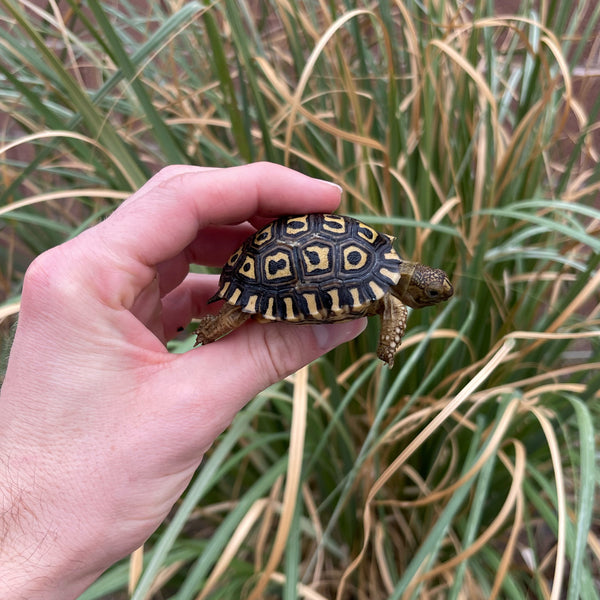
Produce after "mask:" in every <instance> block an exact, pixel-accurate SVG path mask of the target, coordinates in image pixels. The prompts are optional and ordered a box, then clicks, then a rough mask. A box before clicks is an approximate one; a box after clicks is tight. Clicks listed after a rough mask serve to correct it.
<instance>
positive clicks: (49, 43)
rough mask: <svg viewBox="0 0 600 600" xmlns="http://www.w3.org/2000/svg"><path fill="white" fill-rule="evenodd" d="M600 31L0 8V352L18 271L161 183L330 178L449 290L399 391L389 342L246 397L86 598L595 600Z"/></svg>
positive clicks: (396, 19) (354, 349) (399, 371)
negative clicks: (220, 176) (275, 176)
mask: <svg viewBox="0 0 600 600" xmlns="http://www.w3.org/2000/svg"><path fill="white" fill-rule="evenodd" d="M599 14H600V5H598V4H596V3H593V2H585V1H580V2H578V3H566V2H563V3H561V2H556V1H548V2H542V3H539V2H526V1H525V2H522V3H515V2H505V3H500V2H498V3H495V2H490V1H487V2H486V1H481V2H474V3H471V4H464V3H461V2H437V3H436V2H433V3H430V2H427V3H417V2H411V1H406V2H392V1H389V0H384V1H381V2H366V1H364V2H363V1H359V0H355V1H349V0H348V1H339V2H332V1H324V0H323V1H310V0H307V1H299V2H288V1H286V0H269V1H266V2H257V1H243V0H242V1H237V2H234V1H233V0H221V1H219V2H184V1H163V2H153V1H151V0H146V1H142V0H138V1H136V2H128V1H119V2H102V3H101V2H98V1H96V0H87V1H85V2H83V1H75V0H61V1H59V2H57V1H56V0H51V1H47V2H44V1H36V2H29V1H27V0H25V1H23V0H21V1H19V2H17V1H14V0H0V48H1V50H0V78H1V79H0V80H1V83H2V84H1V86H0V177H1V180H0V299H1V300H2V301H3V304H2V305H0V319H2V325H1V326H2V327H3V328H4V334H5V335H4V338H5V340H6V342H5V346H6V347H8V345H9V336H8V334H7V331H8V328H9V326H10V324H11V323H12V322H13V321H14V319H15V316H16V314H17V312H18V303H19V293H20V285H21V282H22V277H23V273H24V271H25V269H26V268H27V265H28V264H29V263H30V261H31V260H32V259H33V258H34V257H35V256H36V255H37V254H39V253H41V252H43V251H44V250H46V249H47V248H50V247H52V246H54V245H56V244H59V243H61V242H62V241H64V240H66V239H68V238H70V237H72V236H74V235H77V233H79V232H80V231H82V230H83V229H85V228H87V227H89V226H91V225H93V224H94V223H96V222H98V221H99V220H101V219H102V218H104V217H106V215H107V214H109V213H110V212H111V211H112V210H113V209H114V208H115V207H116V206H117V205H118V204H119V202H120V201H121V200H122V199H124V198H126V197H127V196H128V195H129V194H130V193H131V192H132V191H133V190H135V189H137V188H138V187H139V186H141V185H142V184H143V183H144V182H145V181H146V180H147V179H148V177H150V176H151V175H152V174H153V173H155V172H157V171H158V170H159V169H160V168H161V167H162V166H164V165H167V164H171V163H191V164H198V165H203V166H213V167H228V166H232V165H239V164H243V163H247V162H251V161H257V160H268V161H273V162H277V163H281V164H285V165H288V166H290V167H292V168H295V169H298V170H300V171H303V172H305V173H307V174H309V175H313V176H316V177H321V178H325V179H330V180H333V181H335V182H337V183H338V184H340V185H341V186H342V188H343V189H344V198H343V203H342V207H341V208H340V211H341V212H344V213H346V214H352V215H355V216H359V217H360V218H361V219H363V220H364V221H366V222H368V223H371V224H373V225H374V226H376V227H378V228H379V229H381V230H383V231H386V232H388V233H390V234H393V235H396V236H397V237H398V246H399V250H400V251H401V252H402V253H403V254H404V255H405V256H406V257H408V258H411V259H415V260H423V261H424V262H426V263H428V264H431V265H435V266H440V267H442V268H444V269H445V270H446V271H447V272H448V273H450V274H451V277H452V279H453V281H454V283H455V287H456V295H455V298H454V299H453V300H452V301H451V302H449V303H448V304H447V305H445V306H444V307H442V308H438V309H429V310H425V311H417V312H415V313H413V314H411V316H410V319H409V332H408V335H407V337H406V338H405V341H404V345H403V350H402V352H401V353H400V355H399V356H398V360H397V361H396V363H397V364H396V366H395V368H394V369H393V370H392V371H388V370H387V369H385V368H382V366H381V364H379V363H378V361H377V360H376V358H375V357H374V350H375V347H376V339H377V331H378V324H376V323H373V324H371V325H370V326H369V329H368V331H367V333H366V334H365V335H363V336H361V337H360V338H359V339H358V340H355V341H354V342H353V343H351V344H347V345H345V346H344V347H342V348H339V349H337V350H335V351H334V352H331V353H330V354H329V355H328V356H327V357H324V358H323V359H321V360H319V361H317V362H316V363H315V364H313V365H312V366H311V367H310V368H309V369H307V370H304V371H301V372H299V373H298V374H296V376H294V377H292V378H290V379H289V380H288V381H285V382H282V383H281V384H279V385H277V386H274V387H273V388H271V389H269V390H267V391H266V392H264V393H263V394H261V395H259V396H258V397H257V398H256V399H255V400H254V401H253V402H251V403H250V404H249V405H248V407H247V408H246V409H245V410H244V411H243V412H242V413H241V414H240V415H239V417H238V419H237V420H236V421H235V422H234V424H233V425H232V427H231V428H230V429H229V430H228V431H227V432H226V433H225V434H224V435H223V436H222V439H221V440H219V443H218V444H217V445H216V446H215V448H214V449H213V450H212V452H211V453H210V455H209V456H207V458H206V460H205V462H204V464H203V466H202V467H201V469H200V471H199V476H198V477H197V479H196V480H195V481H194V482H193V483H192V485H191V487H190V489H189V490H188V492H187V493H186V495H185V496H184V497H183V498H182V500H181V502H180V504H179V505H178V506H176V507H175V508H174V510H173V514H172V516H171V518H170V519H169V520H168V522H166V523H165V524H164V526H163V527H162V528H161V529H160V530H159V531H158V532H157V533H156V534H155V536H153V538H152V539H151V540H150V541H149V542H148V544H147V545H146V547H145V548H144V549H140V551H138V552H137V553H136V554H135V555H134V556H133V557H132V558H131V560H128V561H124V562H123V563H122V564H119V565H116V566H115V567H114V568H113V569H111V570H110V571H108V572H107V573H106V574H105V575H104V576H103V577H102V578H101V579H100V580H98V581H97V582H96V583H95V584H94V586H92V588H90V590H88V592H86V593H85V594H84V595H83V596H82V600H84V599H85V600H91V599H92V598H105V599H106V598H125V597H129V595H132V596H133V598H135V599H136V600H139V599H141V598H149V597H152V598H176V599H178V600H183V599H188V598H211V599H212V598H214V599H217V598H233V597H235V598H238V597H240V598H286V599H288V598H297V597H302V598H304V597H306V598H311V599H317V598H318V599H320V598H338V599H340V600H342V599H367V598H369V599H376V598H486V599H487V598H569V599H575V598H580V597H581V598H586V599H590V598H598V597H599V596H600V591H599V577H600V568H599V564H600V563H599V558H600V544H599V539H598V533H599V531H600V528H599V525H600V512H599V508H598V506H599V503H598V502H597V500H596V493H597V488H598V467H597V456H598V447H597V446H596V444H597V443H598V441H599V439H598V433H597V431H598V426H599V424H600V423H599V416H600V415H599V410H598V406H599V404H598V397H599V392H598V389H599V387H600V375H599V373H600V370H599V367H600V333H599V331H600V327H599V325H600V319H599V312H600V310H599V307H600V305H599V289H600V287H599V286H600V271H599V270H598V263H599V256H600V235H599V229H600V202H599V199H598V198H599V196H598V186H599V174H600V173H599V167H598V141H599V138H598V125H599V123H600V121H599V118H598V109H599V107H600V94H599V93H598V91H599V86H598V76H599V75H600V70H599V68H600V67H599V63H598V58H597V57H598V42H597V35H596V34H597V32H598V16H599ZM298 211H299V212H302V207H298ZM170 348H171V349H172V350H173V351H174V352H181V351H185V350H188V349H190V348H191V338H190V336H189V335H184V336H182V337H181V338H180V339H177V340H173V342H171V345H170ZM190 377H193V374H190ZM200 384H201V382H199V385H200ZM82 560H85V559H84V558H82ZM128 589H129V592H128V591H127V590H128Z"/></svg>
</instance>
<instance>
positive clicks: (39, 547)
mask: <svg viewBox="0 0 600 600" xmlns="http://www.w3.org/2000/svg"><path fill="white" fill-rule="evenodd" d="M30 462H31V461H27V460H24V459H23V458H22V457H18V456H16V453H15V452H10V451H9V452H8V453H7V452H6V448H2V447H0V598H7V599H8V598H10V599H11V600H13V599H14V600H21V599H27V600H54V599H57V600H58V599H59V598H60V599H61V600H69V599H70V598H77V597H78V596H79V595H80V594H81V593H82V592H83V591H84V590H85V589H86V588H87V587H88V586H89V585H90V584H91V583H92V582H93V581H94V579H95V578H96V577H97V576H98V575H99V574H100V572H95V573H92V572H90V571H89V562H88V561H89V557H88V556H86V555H85V553H83V554H82V553H81V552H77V550H76V549H75V548H73V546H72V545H71V544H69V543H68V542H67V541H66V539H65V532H66V531H67V530H68V529H69V528H71V527H73V524H66V523H61V522H60V519H59V518H58V517H57V516H55V515H54V513H53V508H52V502H49V503H47V502H46V501H45V498H46V497H47V494H46V492H45V490H46V486H44V484H43V483H42V482H43V479H44V478H43V476H41V474H36V473H35V466H34V465H31V464H28V463H30Z"/></svg>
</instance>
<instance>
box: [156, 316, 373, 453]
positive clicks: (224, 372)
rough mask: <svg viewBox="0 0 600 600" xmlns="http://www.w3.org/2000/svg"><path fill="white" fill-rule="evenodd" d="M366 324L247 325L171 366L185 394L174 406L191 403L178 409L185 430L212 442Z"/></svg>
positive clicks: (173, 376) (347, 322)
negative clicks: (262, 396) (245, 410)
mask: <svg viewBox="0 0 600 600" xmlns="http://www.w3.org/2000/svg"><path fill="white" fill-rule="evenodd" d="M366 321H367V320H366V319H365V318H363V319H357V320H352V321H346V322H343V323H332V324H325V323H324V324H315V325H298V324H290V323H280V322H278V323H269V324H262V323H256V322H254V321H250V322H248V323H246V324H245V325H244V326H243V327H240V328H239V329H237V330H236V331H234V332H233V333H231V334H229V335H228V336H226V337H224V338H222V339H221V340H218V341H216V342H214V343H212V344H207V345H206V346H200V347H199V348H197V349H195V350H191V351H189V352H187V353H185V354H181V355H179V356H178V357H177V360H175V361H173V362H172V363H171V369H175V370H176V371H177V373H172V372H171V373H170V374H169V375H168V376H169V377H170V378H171V380H172V381H173V380H175V381H179V382H184V381H185V382H186V388H187V392H188V393H185V394H181V395H180V398H179V399H176V400H175V402H185V403H192V406H190V405H189V404H188V406H186V407H179V408H180V409H182V411H183V414H186V418H187V419H188V422H187V424H188V425H190V426H192V427H198V428H199V429H197V430H196V431H197V432H199V431H200V430H202V431H203V434H204V435H205V436H206V437H209V438H210V437H211V436H214V437H216V436H217V435H219V434H220V433H221V432H222V431H223V430H224V429H225V428H226V427H227V426H228V425H229V424H230V423H231V421H232V420H233V418H234V417H235V415H236V413H237V412H238V411H239V410H240V409H241V408H242V407H243V406H244V405H245V404H246V403H247V402H248V401H249V400H250V399H252V398H253V397H254V396H255V395H256V394H258V393H259V392H261V391H262V390H264V389H265V388H267V387H269V386H270V385H271V384H273V383H275V382H277V381H280V380H282V379H283V378H285V377H287V376H288V375H290V374H291V373H294V372H295V371H297V370H298V369H300V368H301V367H303V366H304V365H307V364H308V363H310V362H311V361H313V360H315V359H316V358H318V357H319V356H321V355H322V354H324V353H325V352H327V351H328V350H331V349H332V348H334V347H335V346H338V345H339V344H342V343H344V342H347V341H348V340H351V339H352V338H354V337H356V336H357V335H358V334H359V333H360V332H361V331H363V330H364V328H365V326H366ZM171 369H169V371H171ZM163 375H164V373H163ZM188 386H189V387H188ZM180 391H181V389H180ZM180 414H181V413H180ZM189 419H191V420H192V421H193V420H195V419H197V422H196V423H195V424H194V423H192V422H190V420H189ZM210 441H211V442H212V440H210Z"/></svg>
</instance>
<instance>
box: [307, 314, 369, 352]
mask: <svg viewBox="0 0 600 600" xmlns="http://www.w3.org/2000/svg"><path fill="white" fill-rule="evenodd" d="M366 326H367V320H366V319H359V320H356V321H347V322H345V323H335V324H333V323H323V324H320V323H319V324H316V325H312V326H311V327H312V330H313V333H314V336H315V340H316V341H317V345H318V346H319V348H320V349H321V350H323V351H325V350H331V349H332V348H335V347H336V346H339V345H340V344H343V343H344V342H347V341H348V340H351V339H352V338H355V337H356V336H357V335H358V334H360V333H361V332H362V331H363V329H364V328H365V327H366Z"/></svg>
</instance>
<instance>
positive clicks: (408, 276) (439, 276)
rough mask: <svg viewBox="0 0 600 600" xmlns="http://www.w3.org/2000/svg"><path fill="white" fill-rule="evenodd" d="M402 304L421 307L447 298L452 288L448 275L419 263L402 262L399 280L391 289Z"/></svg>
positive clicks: (452, 290)
mask: <svg viewBox="0 0 600 600" xmlns="http://www.w3.org/2000/svg"><path fill="white" fill-rule="evenodd" d="M391 292H392V293H393V294H394V295H395V296H397V297H398V298H399V299H400V300H401V301H402V302H404V304H406V305H407V306H410V307H411V308H423V307H424V306H432V305H434V304H439V303H440V302H444V301H445V300H448V298H450V297H451V296H452V294H454V288H453V287H452V283H450V279H449V278H448V275H446V273H444V271H442V270H441V269H434V268H432V267H428V266H426V265H421V264H419V263H408V262H405V263H402V266H401V275H400V281H399V282H398V283H397V284H396V285H395V286H394V287H392V289H391Z"/></svg>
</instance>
